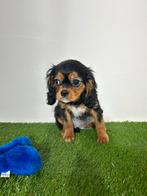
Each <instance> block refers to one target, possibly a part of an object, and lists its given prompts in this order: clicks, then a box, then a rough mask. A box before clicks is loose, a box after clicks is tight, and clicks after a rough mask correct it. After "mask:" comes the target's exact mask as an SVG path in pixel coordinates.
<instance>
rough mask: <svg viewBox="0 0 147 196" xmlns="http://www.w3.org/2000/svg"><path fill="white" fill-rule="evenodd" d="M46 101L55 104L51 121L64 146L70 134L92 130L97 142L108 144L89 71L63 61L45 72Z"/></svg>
mask: <svg viewBox="0 0 147 196" xmlns="http://www.w3.org/2000/svg"><path fill="white" fill-rule="evenodd" d="M47 86H48V93H47V101H48V104H49V105H53V104H55V102H56V101H58V103H57V105H56V107H55V119H56V123H57V126H58V127H59V129H61V130H62V137H63V139H64V140H65V141H66V142H71V141H72V140H74V132H76V131H78V129H81V128H89V127H95V129H96V132H97V142H99V143H100V144H103V143H105V142H108V141H109V137H108V135H107V133H106V128H105V124H104V120H103V110H102V108H101V107H100V104H99V100H98V97H97V85H96V82H95V79H94V76H93V73H92V70H91V69H90V68H88V67H86V66H85V65H83V64H82V63H81V62H79V61H76V60H66V61H63V62H61V63H59V64H58V65H55V66H53V67H52V68H51V69H49V70H48V72H47Z"/></svg>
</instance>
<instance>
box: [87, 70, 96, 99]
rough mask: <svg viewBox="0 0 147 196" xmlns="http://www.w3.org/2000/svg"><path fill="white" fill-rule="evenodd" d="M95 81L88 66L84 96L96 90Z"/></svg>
mask: <svg viewBox="0 0 147 196" xmlns="http://www.w3.org/2000/svg"><path fill="white" fill-rule="evenodd" d="M96 88H97V85H96V82H95V78H94V75H93V71H92V70H91V69H90V68H88V69H87V76H86V97H89V96H90V95H91V93H92V92H96Z"/></svg>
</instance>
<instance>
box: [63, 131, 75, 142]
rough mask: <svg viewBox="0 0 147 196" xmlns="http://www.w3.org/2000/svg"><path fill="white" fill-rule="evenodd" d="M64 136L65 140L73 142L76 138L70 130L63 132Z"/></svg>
mask: <svg viewBox="0 0 147 196" xmlns="http://www.w3.org/2000/svg"><path fill="white" fill-rule="evenodd" d="M62 137H63V139H64V141H65V142H72V141H73V140H74V134H71V133H68V132H65V133H62Z"/></svg>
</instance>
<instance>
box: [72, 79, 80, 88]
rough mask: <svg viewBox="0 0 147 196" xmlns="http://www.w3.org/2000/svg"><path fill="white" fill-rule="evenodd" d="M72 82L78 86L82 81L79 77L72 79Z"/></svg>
mask: <svg viewBox="0 0 147 196" xmlns="http://www.w3.org/2000/svg"><path fill="white" fill-rule="evenodd" d="M71 83H72V85H73V86H75V87H78V86H80V83H81V81H80V80H78V79H75V80H72V81H71Z"/></svg>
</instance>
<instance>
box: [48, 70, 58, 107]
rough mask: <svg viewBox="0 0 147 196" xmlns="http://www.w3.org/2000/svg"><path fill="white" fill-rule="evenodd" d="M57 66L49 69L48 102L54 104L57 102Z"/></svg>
mask: <svg viewBox="0 0 147 196" xmlns="http://www.w3.org/2000/svg"><path fill="white" fill-rule="evenodd" d="M55 71H56V66H53V67H52V68H51V69H49V70H48V71H47V74H46V78H47V88H48V92H47V104H49V105H53V104H54V103H55V102H56V91H55V85H54V78H55Z"/></svg>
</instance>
